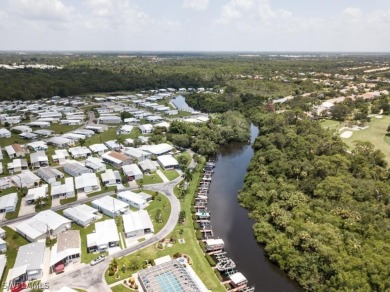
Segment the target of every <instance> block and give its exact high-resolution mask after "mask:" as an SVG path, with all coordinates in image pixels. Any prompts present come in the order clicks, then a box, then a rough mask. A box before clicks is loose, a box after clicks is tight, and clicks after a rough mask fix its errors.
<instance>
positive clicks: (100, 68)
mask: <svg viewBox="0 0 390 292" xmlns="http://www.w3.org/2000/svg"><path fill="white" fill-rule="evenodd" d="M376 58H378V59H379V60H382V59H381V58H383V57H381V56H378V57H374V56H372V57H371V59H370V61H373V60H375V59H376ZM365 61H366V59H365V58H364V57H361V56H360V57H355V56H343V57H341V56H329V57H326V58H325V57H321V58H320V57H318V58H313V59H308V60H307V59H304V58H303V59H289V58H282V57H280V58H278V59H277V60H276V59H275V58H271V57H269V56H266V55H264V56H258V57H254V58H244V57H239V56H238V55H223V54H219V55H213V54H210V55H207V54H206V55H199V56H196V55H191V54H189V55H188V54H187V55H186V54H184V55H183V56H177V55H175V56H173V55H169V54H161V55H157V56H153V55H142V54H138V55H136V56H132V55H126V54H125V55H121V54H111V55H110V54H97V53H96V54H93V53H91V54H69V55H54V54H53V55H52V54H37V55H34V54H30V55H17V54H0V64H7V65H12V64H15V65H20V64H24V65H26V64H30V65H31V64H32V65H34V64H49V65H55V66H61V67H63V69H45V70H41V69H32V68H24V69H14V70H9V69H4V68H0V88H1V90H0V100H1V99H3V100H4V99H10V100H12V99H39V98H47V97H51V96H54V95H59V96H68V95H82V94H87V93H93V92H114V91H135V90H148V89H158V88H168V87H173V88H180V87H186V88H188V87H195V88H197V87H204V88H213V87H214V88H216V89H218V88H222V87H225V86H227V87H229V88H230V91H228V92H227V93H228V95H227V96H226V97H227V99H226V101H227V103H229V94H230V95H231V94H232V93H234V92H242V89H245V91H244V92H245V93H247V94H251V95H254V96H259V97H260V98H261V99H263V98H265V97H267V98H271V97H280V96H283V95H289V94H292V93H296V94H298V93H300V92H308V91H313V90H318V89H319V88H320V86H319V85H317V84H314V83H312V82H311V80H310V79H311V78H312V76H311V75H310V74H308V73H309V72H312V71H320V72H324V73H330V74H334V73H343V72H347V71H344V70H346V68H349V67H353V66H357V65H359V64H362V63H364V62H365ZM302 72H306V74H308V75H307V80H306V81H302V80H297V79H295V78H294V77H296V76H297V74H299V73H302ZM359 72H360V71H359V70H357V71H356V73H357V74H358V73H359ZM278 75H281V76H279V77H280V78H279V77H278V78H279V79H275V78H274V77H275V76H278ZM255 77H256V78H255ZM220 110H222V107H220ZM220 110H219V111H220Z"/></svg>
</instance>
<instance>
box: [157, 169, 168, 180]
mask: <svg viewBox="0 0 390 292" xmlns="http://www.w3.org/2000/svg"><path fill="white" fill-rule="evenodd" d="M156 173H157V174H158V175H159V176H160V177H161V179H162V181H163V182H165V183H167V182H169V179H168V178H167V177H166V176H165V174H164V173H163V172H162V171H161V170H159V169H157V171H156Z"/></svg>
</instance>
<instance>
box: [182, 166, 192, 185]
mask: <svg viewBox="0 0 390 292" xmlns="http://www.w3.org/2000/svg"><path fill="white" fill-rule="evenodd" d="M183 177H184V180H185V181H186V182H190V181H191V180H192V177H193V174H192V171H191V170H190V169H189V168H187V169H186V170H185V171H184V174H183Z"/></svg>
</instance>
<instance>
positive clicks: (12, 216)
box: [1, 187, 23, 220]
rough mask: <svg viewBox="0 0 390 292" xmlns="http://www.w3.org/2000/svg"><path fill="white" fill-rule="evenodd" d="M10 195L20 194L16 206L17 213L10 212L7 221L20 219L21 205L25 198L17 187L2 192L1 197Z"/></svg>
mask: <svg viewBox="0 0 390 292" xmlns="http://www.w3.org/2000/svg"><path fill="white" fill-rule="evenodd" d="M10 193H17V194H18V203H17V204H16V210H15V212H9V213H6V214H5V218H6V219H7V220H11V219H15V218H18V215H19V210H20V205H21V204H22V198H23V196H22V194H21V193H20V192H18V189H17V188H16V187H12V188H9V189H6V190H3V191H2V192H1V195H2V196H4V195H7V194H10Z"/></svg>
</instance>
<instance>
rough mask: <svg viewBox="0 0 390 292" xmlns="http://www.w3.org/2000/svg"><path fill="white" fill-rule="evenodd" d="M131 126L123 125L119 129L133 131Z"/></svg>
mask: <svg viewBox="0 0 390 292" xmlns="http://www.w3.org/2000/svg"><path fill="white" fill-rule="evenodd" d="M133 128H134V127H133V126H130V125H123V126H122V127H121V130H122V131H126V132H131V131H133Z"/></svg>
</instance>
